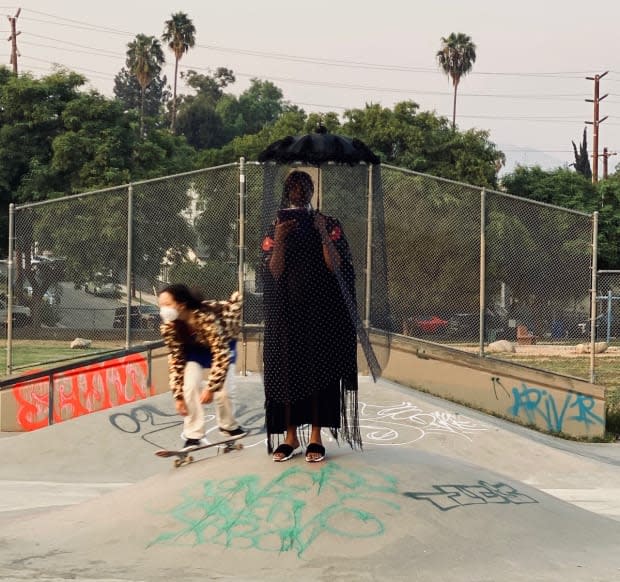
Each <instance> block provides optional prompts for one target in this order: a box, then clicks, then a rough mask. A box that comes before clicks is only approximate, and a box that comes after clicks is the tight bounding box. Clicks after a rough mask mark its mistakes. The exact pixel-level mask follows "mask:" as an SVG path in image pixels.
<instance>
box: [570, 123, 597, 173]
mask: <svg viewBox="0 0 620 582" xmlns="http://www.w3.org/2000/svg"><path fill="white" fill-rule="evenodd" d="M571 143H572V144H573V152H574V154H575V163H574V164H571V165H572V166H573V167H574V168H575V171H576V172H578V173H579V174H581V175H582V176H585V177H586V178H588V179H589V180H591V179H592V167H591V166H590V154H588V136H587V132H586V128H585V127H584V129H583V139H582V141H581V143H580V144H579V151H577V146H576V145H575V142H574V141H573V142H571Z"/></svg>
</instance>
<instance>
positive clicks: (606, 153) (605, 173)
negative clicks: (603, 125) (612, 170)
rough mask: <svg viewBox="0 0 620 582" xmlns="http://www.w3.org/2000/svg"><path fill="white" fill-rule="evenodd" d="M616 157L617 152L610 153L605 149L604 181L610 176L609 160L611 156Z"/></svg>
mask: <svg viewBox="0 0 620 582" xmlns="http://www.w3.org/2000/svg"><path fill="white" fill-rule="evenodd" d="M615 155H616V152H610V151H609V150H608V149H607V148H603V180H606V179H607V176H608V171H607V168H608V164H607V160H609V158H610V156H615Z"/></svg>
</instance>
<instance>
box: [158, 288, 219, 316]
mask: <svg viewBox="0 0 620 582" xmlns="http://www.w3.org/2000/svg"><path fill="white" fill-rule="evenodd" d="M162 293H170V295H172V298H173V299H174V300H175V301H176V302H177V303H180V304H181V305H185V307H187V308H188V309H190V310H194V309H200V310H201V311H207V312H211V313H213V314H215V315H216V317H221V316H222V311H223V307H222V306H221V305H219V304H218V303H217V302H216V301H207V300H206V299H205V298H204V297H203V296H202V293H200V291H198V290H197V289H190V288H189V287H188V286H187V285H184V284H183V283H173V284H172V285H168V286H167V287H164V288H163V289H162V290H161V291H160V292H159V295H161V294H162Z"/></svg>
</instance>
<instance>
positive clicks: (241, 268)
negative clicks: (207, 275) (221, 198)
mask: <svg viewBox="0 0 620 582" xmlns="http://www.w3.org/2000/svg"><path fill="white" fill-rule="evenodd" d="M245 193H246V176H245V158H243V157H241V158H239V248H238V250H237V261H238V263H237V286H238V289H239V293H241V294H242V295H243V299H244V303H245V299H246V297H245V292H246V289H245V226H246V225H245V203H246V198H245ZM241 310H242V311H241V321H242V322H243V325H242V328H241V336H242V339H241V343H242V345H243V364H242V366H241V373H242V375H243V376H247V361H248V358H247V345H248V343H247V337H246V329H245V314H244V308H243V305H242V307H241Z"/></svg>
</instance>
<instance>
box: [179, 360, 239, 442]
mask: <svg viewBox="0 0 620 582" xmlns="http://www.w3.org/2000/svg"><path fill="white" fill-rule="evenodd" d="M203 379H204V368H203V367H202V366H201V365H200V364H199V363H198V362H187V363H186V364H185V370H184V371H183V398H184V399H185V406H186V407H187V416H185V417H184V418H183V435H184V437H185V438H186V439H200V438H202V437H203V436H204V435H205V424H206V423H205V413H204V409H203V407H202V403H201V402H200V394H201V393H202V390H203ZM234 388H235V365H234V364H232V363H231V364H230V366H229V368H228V373H227V374H226V382H225V383H224V387H223V388H222V389H221V390H220V391H219V392H215V393H214V394H213V403H214V404H215V417H216V421H217V425H218V427H219V428H223V429H225V430H235V429H236V428H239V423H238V422H237V420H236V419H235V415H234V411H233V403H232V401H231V398H230V397H229V390H230V392H231V395H232V393H234Z"/></svg>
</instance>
